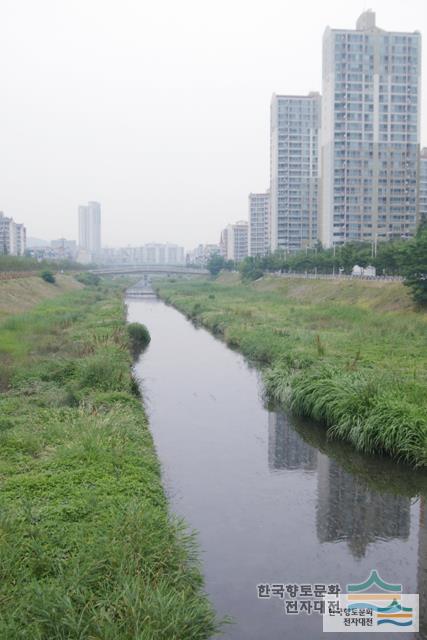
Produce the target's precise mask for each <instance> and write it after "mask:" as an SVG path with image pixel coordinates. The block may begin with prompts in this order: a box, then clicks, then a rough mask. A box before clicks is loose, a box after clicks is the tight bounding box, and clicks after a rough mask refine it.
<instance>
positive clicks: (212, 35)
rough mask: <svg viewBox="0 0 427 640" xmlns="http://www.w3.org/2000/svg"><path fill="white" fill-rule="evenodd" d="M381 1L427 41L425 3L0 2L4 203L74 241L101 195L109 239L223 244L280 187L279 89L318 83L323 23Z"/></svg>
mask: <svg viewBox="0 0 427 640" xmlns="http://www.w3.org/2000/svg"><path fill="white" fill-rule="evenodd" d="M367 8H372V9H374V10H375V11H376V13H377V24H378V26H380V27H381V28H384V29H391V30H403V31H414V30H419V31H421V32H422V33H423V34H424V36H425V37H427V36H426V34H427V2H426V1H425V0H405V2H402V0H378V1H377V2H376V3H375V4H374V5H370V4H369V3H364V2H363V1H361V2H360V1H355V0H346V1H345V2H343V1H342V0H322V1H321V2H319V1H317V2H314V1H308V0H295V1H294V2H292V3H291V2H286V1H285V0H262V1H260V0H258V1H257V2H253V1H252V0H215V1H211V0H208V1H207V0H163V1H162V0H157V1H156V0H151V1H150V2H147V1H146V0H0V114H1V118H0V211H1V210H3V211H4V212H5V214H6V215H11V216H13V217H14V218H15V220H17V221H18V222H24V223H25V224H26V225H27V230H28V234H29V235H30V236H35V237H39V238H44V239H48V240H50V239H53V238H57V237H61V236H65V237H67V238H76V237H77V205H78V204H79V203H84V202H85V201H87V200H98V201H100V202H101V205H102V236H103V244H104V245H106V246H123V245H127V244H132V245H139V244H143V243H145V242H152V241H155V242H165V241H169V242H176V243H179V244H183V245H184V246H185V247H186V248H192V247H194V246H195V245H197V244H198V243H205V242H217V241H218V237H219V232H220V230H221V228H223V227H224V226H225V225H226V224H227V223H229V222H233V221H235V220H238V219H241V218H246V217H247V197H248V193H249V192H250V191H263V190H264V189H265V188H266V187H268V181H269V104H270V99H271V95H272V93H273V92H275V93H307V92H308V91H313V90H320V89H321V40H322V34H323V31H324V28H325V27H326V25H328V24H329V25H330V26H332V27H336V28H340V27H342V28H354V26H355V21H356V19H357V17H358V16H359V14H360V13H361V12H362V11H363V10H365V9H367ZM426 50H427V44H426V43H424V54H423V58H424V64H423V69H424V70H425V71H427V60H426V53H425V52H426ZM425 71H424V74H423V75H424V77H425V75H426V73H425ZM424 84H425V85H426V86H424V87H423V118H422V128H421V136H422V143H423V144H424V145H427V118H426V116H427V114H426V111H427V108H426V106H427V99H426V96H427V93H426V91H427V82H425V83H424Z"/></svg>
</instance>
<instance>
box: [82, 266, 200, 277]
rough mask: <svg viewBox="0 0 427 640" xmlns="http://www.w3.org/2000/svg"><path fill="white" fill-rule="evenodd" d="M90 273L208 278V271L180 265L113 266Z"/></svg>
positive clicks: (100, 274)
mask: <svg viewBox="0 0 427 640" xmlns="http://www.w3.org/2000/svg"><path fill="white" fill-rule="evenodd" d="M91 273H95V274H96V275H99V276H108V275H114V276H116V275H117V276H121V275H132V274H135V275H137V274H147V275H150V276H151V275H166V276H167V275H184V276H208V275H209V271H208V270H207V269H202V268H198V267H185V266H181V265H172V264H171V265H163V264H141V265H115V266H111V267H103V268H101V269H93V270H91Z"/></svg>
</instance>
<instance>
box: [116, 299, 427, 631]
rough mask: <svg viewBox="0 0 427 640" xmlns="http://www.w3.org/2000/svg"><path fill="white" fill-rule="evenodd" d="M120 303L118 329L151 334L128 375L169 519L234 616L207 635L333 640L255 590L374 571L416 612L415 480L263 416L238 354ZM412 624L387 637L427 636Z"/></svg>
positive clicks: (165, 313)
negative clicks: (138, 325)
mask: <svg viewBox="0 0 427 640" xmlns="http://www.w3.org/2000/svg"><path fill="white" fill-rule="evenodd" d="M127 305H128V319H129V321H130V322H135V321H137V322H142V323H144V324H146V325H147V327H148V329H149V331H150V334H151V338H152V339H151V343H150V345H149V347H148V349H147V351H146V352H145V353H144V354H143V355H142V357H141V358H140V359H139V361H138V362H137V363H136V366H135V368H136V374H137V375H138V377H139V378H140V379H141V388H142V392H143V395H144V401H145V404H146V407H147V411H148V415H149V419H150V427H151V432H152V434H153V438H154V442H155V446H156V450H157V453H158V456H159V458H160V461H161V465H162V472H163V482H164V486H165V489H166V491H167V494H168V496H169V499H170V504H171V510H172V512H173V513H175V514H177V515H178V516H182V517H183V518H185V520H186V521H187V523H188V525H189V526H190V528H191V529H195V530H197V532H198V542H199V545H200V549H201V561H202V569H203V573H204V576H205V582H206V591H207V592H208V594H209V596H210V598H211V600H212V602H213V604H214V606H215V608H216V610H217V612H218V614H219V615H220V616H223V615H226V614H229V615H230V616H232V618H233V619H234V623H233V624H231V625H227V626H226V628H225V633H224V636H221V637H224V638H226V639H227V640H283V639H286V640H314V639H318V638H319V639H320V638H328V637H329V638H332V639H337V638H339V637H342V636H344V635H345V637H347V634H341V633H339V634H338V633H333V634H332V633H331V634H329V633H328V634H325V633H323V632H322V619H321V616H319V615H318V614H316V613H312V614H311V615H308V614H306V613H300V614H294V613H286V612H285V606H284V601H283V600H282V598H281V595H280V589H276V591H277V592H278V593H277V595H274V596H273V595H272V594H271V592H270V597H268V598H258V597H257V593H258V592H257V585H258V584H270V585H271V584H278V585H281V584H284V585H294V584H296V585H315V584H318V585H319V584H320V585H323V584H324V585H325V586H327V585H330V584H340V585H341V586H342V588H343V590H345V586H346V585H347V583H359V582H363V581H364V580H365V579H366V578H367V577H368V576H369V574H370V572H371V570H372V569H376V570H377V571H378V572H379V574H380V575H381V577H382V578H383V579H384V580H386V581H387V582H391V583H401V584H403V587H404V591H405V592H406V593H420V594H421V596H420V600H421V603H422V604H421V609H423V608H424V607H423V605H425V602H426V597H427V501H426V496H427V492H426V474H419V473H415V472H413V471H411V470H409V469H408V468H406V467H404V466H400V465H397V464H395V463H392V462H390V461H387V460H382V459H379V458H375V457H365V456H361V455H359V454H357V453H356V452H355V451H354V450H353V449H352V448H351V447H349V446H347V445H345V444H342V443H330V442H328V441H326V439H325V434H324V430H323V429H322V428H320V427H318V426H317V425H314V424H307V423H304V422H301V421H298V420H296V419H294V418H292V417H290V416H289V415H287V414H286V413H282V412H275V411H272V410H268V409H267V408H266V407H265V405H264V402H263V399H262V387H261V384H260V380H259V374H258V373H257V371H256V370H255V369H254V368H252V367H250V366H249V365H248V363H247V362H246V361H245V360H244V358H243V357H242V356H241V355H240V354H238V353H236V352H234V351H232V350H231V349H229V348H228V347H227V346H226V345H225V344H224V343H222V342H221V341H220V340H218V339H216V338H214V337H213V336H212V335H211V334H210V333H209V332H208V331H206V330H205V329H203V328H197V327H195V326H194V325H193V324H192V323H191V322H190V321H188V320H187V319H186V318H185V317H184V316H183V315H182V314H180V313H179V312H178V311H176V310H175V309H173V308H172V307H169V306H167V305H165V304H164V303H163V302H161V301H160V300H157V299H155V298H151V299H143V300H137V299H128V300H127ZM287 599H290V596H289V595H288V596H287ZM420 618H421V626H422V628H423V630H424V633H425V634H426V635H421V634H414V633H411V634H410V633H402V634H400V635H399V637H400V638H421V637H427V631H426V629H427V617H426V613H425V612H424V611H423V610H422V611H421V615H420ZM372 636H373V634H372V633H367V634H365V635H364V636H361V637H366V638H370V637H372ZM383 637H384V636H383Z"/></svg>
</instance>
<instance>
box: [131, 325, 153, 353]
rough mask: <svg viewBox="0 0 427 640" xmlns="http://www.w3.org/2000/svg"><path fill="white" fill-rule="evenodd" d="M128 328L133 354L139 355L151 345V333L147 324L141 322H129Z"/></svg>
mask: <svg viewBox="0 0 427 640" xmlns="http://www.w3.org/2000/svg"><path fill="white" fill-rule="evenodd" d="M127 330H128V335H129V342H130V349H131V351H132V354H133V355H134V357H138V356H139V354H140V353H141V352H142V351H144V349H146V347H147V346H148V345H149V343H150V340H151V336H150V333H149V331H148V329H147V327H146V326H145V324H141V323H140V322H131V323H130V324H128V326H127Z"/></svg>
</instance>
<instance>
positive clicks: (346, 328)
mask: <svg viewBox="0 0 427 640" xmlns="http://www.w3.org/2000/svg"><path fill="white" fill-rule="evenodd" d="M159 292H160V295H161V296H162V297H163V298H164V299H165V300H166V301H168V302H170V303H171V304H173V305H174V306H176V307H177V308H178V309H180V310H181V311H183V312H184V313H185V314H186V315H187V316H188V317H190V318H192V319H193V320H195V321H196V322H199V323H201V324H203V325H204V326H206V327H207V328H209V329H210V330H211V331H212V332H213V333H215V334H217V335H218V336H220V337H221V338H223V339H224V340H225V341H226V342H227V344H228V345H230V346H231V347H233V348H236V349H239V350H240V351H241V352H242V353H243V354H244V355H245V356H246V357H247V358H248V359H250V360H251V361H253V362H255V363H256V364H257V365H258V366H260V367H261V368H262V369H263V373H264V380H265V386H266V391H267V394H268V396H269V397H271V398H272V399H273V400H275V401H276V402H278V403H281V404H283V405H285V406H287V407H289V408H290V409H291V410H292V411H293V412H294V413H295V414H297V415H302V416H305V417H310V418H313V419H315V420H318V421H319V422H322V423H323V424H325V425H326V426H327V427H328V435H329V436H330V437H334V438H340V439H344V440H347V441H349V442H351V443H352V444H353V445H354V446H355V447H356V448H357V449H358V450H360V451H362V452H365V453H383V454H386V455H388V456H391V457H392V458H394V459H400V460H404V461H406V462H408V463H410V464H412V465H417V466H420V467H425V466H427V393H426V391H425V390H426V388H427V314H426V313H425V312H416V311H415V310H414V309H412V308H411V305H410V302H408V295H407V292H406V291H405V289H404V287H403V285H402V284H400V283H378V282H353V281H343V282H336V281H304V280H301V279H294V280H292V279H286V280H285V279H283V280H282V279H275V278H272V277H271V278H264V279H262V280H260V281H258V282H256V283H254V284H242V283H240V282H239V281H237V280H236V278H235V277H233V276H229V277H227V278H220V279H219V280H218V281H204V282H200V281H199V282H185V283H182V282H181V283H175V284H172V285H171V284H169V283H166V282H164V283H160V284H159Z"/></svg>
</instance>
